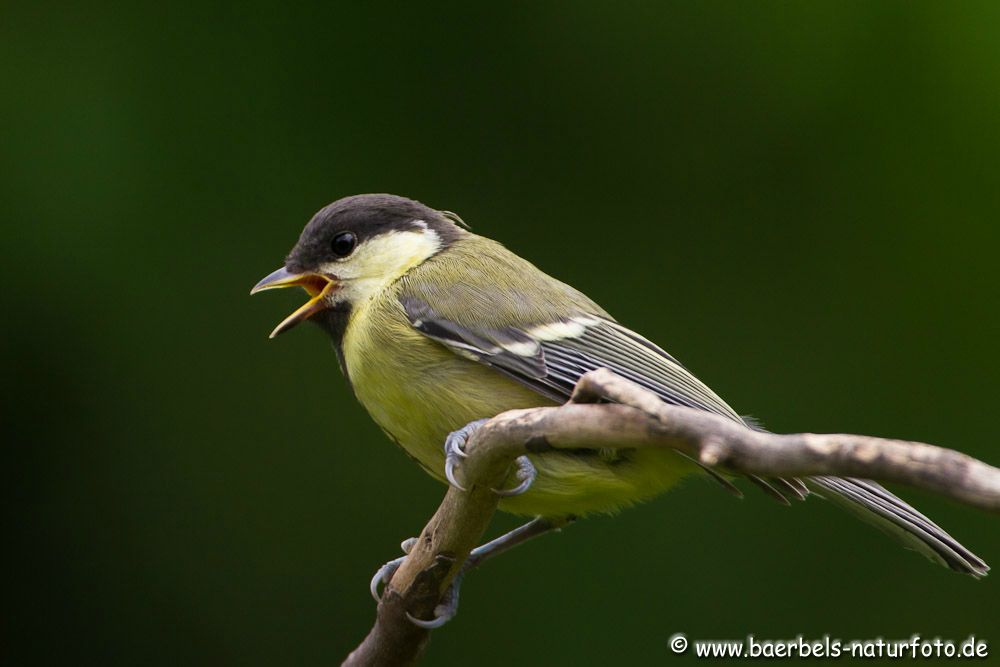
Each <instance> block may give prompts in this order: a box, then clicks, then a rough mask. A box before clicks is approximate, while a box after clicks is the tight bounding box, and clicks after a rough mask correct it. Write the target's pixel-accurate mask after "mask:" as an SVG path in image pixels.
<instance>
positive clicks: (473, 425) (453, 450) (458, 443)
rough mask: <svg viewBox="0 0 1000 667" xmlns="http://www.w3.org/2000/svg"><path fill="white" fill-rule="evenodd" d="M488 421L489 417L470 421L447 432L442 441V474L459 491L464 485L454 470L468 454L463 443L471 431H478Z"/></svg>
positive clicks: (470, 434) (470, 435) (462, 489)
mask: <svg viewBox="0 0 1000 667" xmlns="http://www.w3.org/2000/svg"><path fill="white" fill-rule="evenodd" d="M488 421H489V419H479V420H477V421H474V422H470V423H468V424H466V425H465V426H463V427H462V428H460V429H458V430H457V431H452V432H451V433H449V434H448V437H447V438H446V439H445V441H444V476H445V479H447V480H448V483H449V484H451V485H452V486H454V487H455V488H456V489H458V490H459V491H465V487H464V486H462V485H461V484H460V483H459V481H458V478H457V477H456V476H455V471H456V470H457V469H458V466H459V464H461V462H462V459H464V458H466V457H467V456H468V454H466V453H465V443H467V442H468V441H469V438H470V437H472V434H473V433H475V432H476V431H478V430H479V428H480V427H481V426H482V425H483V424H485V423H486V422H488Z"/></svg>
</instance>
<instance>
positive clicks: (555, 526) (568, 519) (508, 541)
mask: <svg viewBox="0 0 1000 667" xmlns="http://www.w3.org/2000/svg"><path fill="white" fill-rule="evenodd" d="M575 520H576V517H573V516H564V517H558V518H553V519H546V518H543V517H536V518H534V519H532V520H531V521H529V522H528V523H526V524H524V525H523V526H520V527H518V528H515V529H514V530H512V531H510V532H509V533H505V534H504V535H501V536H500V537H498V538H496V539H494V540H492V541H490V542H487V543H486V544H483V545H481V546H478V547H476V548H475V549H473V550H472V551H471V553H469V558H468V559H467V560H466V561H465V563H464V564H463V565H462V569H461V570H459V572H458V575H457V576H456V577H455V579H454V580H453V581H452V582H451V585H450V586H448V590H446V591H445V592H444V595H442V596H441V600H440V602H438V604H437V606H436V607H434V618H432V619H431V620H429V621H425V620H423V619H421V618H416V617H414V616H413V615H411V614H410V613H409V612H407V614H406V617H407V618H408V619H409V620H410V622H411V623H413V624H414V625H416V626H418V627H421V628H425V629H427V630H433V629H434V628H440V627H441V626H442V625H444V624H445V623H447V622H448V621H450V620H451V619H453V618H454V617H455V614H457V613H458V591H459V588H460V587H461V585H462V578H463V577H464V576H465V573H466V572H468V571H469V570H471V569H473V568H475V567H478V566H479V565H481V564H482V563H483V562H484V561H486V560H489V559H490V558H493V557H494V556H497V555H499V554H502V553H504V552H506V551H508V550H510V549H512V548H514V547H516V546H517V545H519V544H523V543H524V542H527V541H528V540H530V539H531V538H533V537H537V536H539V535H544V534H545V533H547V532H550V531H553V530H560V529H561V528H563V527H564V526H566V525H568V524H570V523H572V522H573V521H575ZM416 543H417V538H415V537H411V538H410V539H408V540H405V541H404V542H403V543H402V544H401V545H400V547H401V548H402V549H403V551H404V552H406V553H407V554H408V553H410V550H411V549H412V548H413V546H414V545H415V544H416ZM405 559H406V556H402V557H400V558H397V559H395V560H391V561H389V562H388V563H386V564H385V565H383V566H382V567H380V568H379V569H378V572H376V573H375V576H374V577H372V581H371V592H372V597H373V598H375V601H376V602H379V601H380V599H381V596H380V595H379V591H378V587H379V584H387V583H389V580H391V579H392V575H393V574H395V573H396V570H398V569H399V566H400V565H402V564H403V561H404V560H405Z"/></svg>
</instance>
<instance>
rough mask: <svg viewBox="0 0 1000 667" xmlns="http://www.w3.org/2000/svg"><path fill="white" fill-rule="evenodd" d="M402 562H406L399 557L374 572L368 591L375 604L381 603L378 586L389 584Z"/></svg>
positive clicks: (403, 558) (404, 557)
mask: <svg viewBox="0 0 1000 667" xmlns="http://www.w3.org/2000/svg"><path fill="white" fill-rule="evenodd" d="M411 539H412V538H411ZM404 560H406V556H400V557H399V558H397V559H395V560H391V561H389V562H388V563H386V564H385V565H383V566H382V567H380V568H379V569H378V571H376V572H375V576H374V577H372V580H371V583H370V584H369V585H368V590H370V591H371V592H372V597H373V598H375V602H381V600H382V596H381V595H379V592H378V585H379V584H387V583H389V580H390V579H392V575H394V574H396V570H398V569H399V566H400V565H402V564H403V561H404Z"/></svg>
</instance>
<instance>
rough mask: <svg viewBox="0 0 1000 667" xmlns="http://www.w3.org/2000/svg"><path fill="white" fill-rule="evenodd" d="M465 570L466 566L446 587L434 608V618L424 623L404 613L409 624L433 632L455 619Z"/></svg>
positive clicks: (420, 619) (408, 613) (422, 620)
mask: <svg viewBox="0 0 1000 667" xmlns="http://www.w3.org/2000/svg"><path fill="white" fill-rule="evenodd" d="M466 569H468V566H467V565H466V566H463V567H462V570H461V571H460V572H459V573H458V575H456V576H455V578H454V579H453V580H452V582H451V585H449V586H448V590H446V591H445V592H444V595H442V596H441V601H440V602H438V604H437V606H436V607H434V618H432V619H431V620H429V621H425V620H424V619H422V618H417V617H416V616H414V615H413V614H411V613H410V612H406V618H408V619H409V620H410V623H413V624H414V625H415V626H417V627H418V628H423V629H425V630H433V629H435V628H440V627H441V626H442V625H444V624H445V623H447V622H448V621H450V620H451V619H453V618H455V614H457V613H458V590H459V588H460V587H461V586H462V577H463V576H464V575H465V571H466Z"/></svg>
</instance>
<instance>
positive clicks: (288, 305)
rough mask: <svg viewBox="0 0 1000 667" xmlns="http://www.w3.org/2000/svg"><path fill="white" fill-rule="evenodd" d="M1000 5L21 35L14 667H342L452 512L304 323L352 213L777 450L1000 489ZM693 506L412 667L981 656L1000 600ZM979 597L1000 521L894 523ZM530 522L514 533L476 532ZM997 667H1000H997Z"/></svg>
mask: <svg viewBox="0 0 1000 667" xmlns="http://www.w3.org/2000/svg"><path fill="white" fill-rule="evenodd" d="M998 26H1000V5H997V4H996V3H990V2H982V3H931V2H926V3H909V2H908V3H902V2H899V3H890V2H883V3H867V2H865V3H862V2H848V3H842V2H837V3H821V2H815V3H791V2H781V3H775V2H758V3H740V2H722V3H691V2H687V3H646V4H622V3H596V2H588V3H584V2H579V3H523V4H508V5H504V6H503V8H500V7H496V8H493V9H486V8H483V7H478V8H477V7H471V6H468V5H465V4H455V5H451V6H444V5H439V6H434V7H430V6H425V7H416V6H404V5H400V4H385V5H382V6H375V5H374V4H365V5H361V4H360V3H358V4H353V3H352V4H344V3H336V4H334V3H314V4H312V5H309V4H295V3H286V4H284V5H279V4H266V3H252V2H250V3H239V4H236V3H234V4H231V5H228V4H215V3H208V4H206V3H200V2H198V3H195V2H188V3H168V4H167V5H165V6H157V5H154V4H147V5H146V6H142V7H136V6H128V5H124V4H116V5H107V6H103V7H102V6H100V5H99V4H94V3H86V6H85V5H84V4H83V3H64V4H56V3H53V4H46V3H24V2H22V3H5V5H4V7H3V8H2V9H0V72H2V77H3V90H2V92H0V117H2V119H3V124H2V129H0V133H2V138H3V141H2V151H0V170H2V178H0V197H2V202H3V227H2V236H0V238H2V243H3V252H4V261H3V263H2V267H0V272H2V273H0V275H2V278H3V284H4V288H3V289H2V292H0V299H2V305H3V312H4V313H5V314H6V315H5V317H4V320H5V322H6V325H5V326H4V333H3V337H2V341H3V342H2V345H3V355H2V359H3V373H4V394H5V395H4V400H3V412H4V415H3V423H4V434H5V435H4V441H5V451H6V452H7V455H8V457H9V460H8V463H7V464H6V465H5V466H4V468H5V470H6V472H7V477H8V480H7V483H6V488H5V490H6V492H7V495H8V497H9V500H8V501H7V502H6V503H5V509H6V510H7V513H8V518H7V525H9V526H10V530H9V531H8V535H9V536H11V537H12V539H11V541H10V542H8V547H6V551H7V552H8V554H9V555H11V556H13V564H12V565H11V566H10V567H9V568H8V569H7V573H8V575H7V576H8V583H7V584H6V587H7V588H8V590H9V591H10V593H9V594H8V596H6V597H8V605H9V610H8V611H7V612H6V613H5V614H4V621H3V637H2V638H0V640H2V643H0V646H2V649H0V650H2V651H3V654H4V655H5V656H6V657H5V659H4V663H5V664H16V665H34V664H53V663H55V664H66V663H69V662H73V663H81V662H83V663H92V662H97V661H100V662H103V663H104V664H145V665H177V664H209V663H210V664H226V665H286V664H287V665H293V664H294V665H318V664H330V663H335V662H336V661H338V660H339V659H340V658H342V657H343V656H344V655H345V654H346V653H347V651H348V650H349V649H350V648H351V647H352V646H353V645H354V644H355V643H356V642H357V641H359V640H360V639H361V637H362V636H363V635H364V633H365V632H366V630H367V628H368V627H369V625H370V624H371V622H372V619H373V613H374V604H373V602H372V600H371V598H370V597H369V595H368V590H367V585H368V579H369V577H370V575H371V574H372V572H373V571H374V569H375V568H376V567H377V566H378V565H379V564H381V563H382V562H383V561H385V560H386V559H388V558H392V557H395V556H396V555H397V554H398V543H399V542H400V540H401V539H403V538H406V537H409V536H411V535H415V534H416V533H417V532H418V531H419V530H420V528H421V527H422V525H423V523H424V521H425V519H427V518H428V517H429V516H430V514H431V513H432V511H433V510H434V508H435V507H436V505H437V502H438V501H439V499H440V498H441V496H442V493H443V487H441V486H440V485H438V484H437V483H436V482H434V481H432V480H431V479H430V478H428V477H427V476H426V475H424V473H422V472H421V471H420V470H419V469H418V468H417V467H416V466H414V465H413V464H412V463H411V462H410V461H409V460H408V459H407V458H406V457H405V456H403V455H402V454H401V452H400V451H398V450H397V449H396V448H395V447H394V446H393V445H392V444H390V443H389V442H388V441H387V440H386V439H385V438H384V437H383V435H382V434H381V433H380V432H379V431H378V429H377V428H376V427H375V426H374V425H373V424H372V423H371V422H370V420H369V419H368V417H367V416H366V414H365V413H364V411H363V410H362V409H361V408H360V407H359V406H358V405H357V404H356V403H355V401H354V400H353V398H352V397H351V395H350V394H349V393H348V390H347V387H346V386H345V383H344V382H343V380H342V378H341V377H340V374H339V371H338V370H337V364H336V361H335V357H334V355H333V353H332V351H331V349H330V346H329V344H328V343H327V341H326V340H325V339H324V337H323V335H322V334H321V332H320V331H319V330H318V329H313V328H311V327H302V328H301V329H299V330H296V331H295V332H293V333H292V334H289V335H287V336H283V337H281V338H280V339H278V340H276V341H273V342H268V340H267V334H268V332H269V331H270V330H271V328H272V327H273V326H274V325H275V323H276V322H277V321H278V320H279V319H281V318H282V317H283V316H284V315H286V314H287V313H288V312H289V311H290V310H291V309H292V308H293V307H295V306H297V305H298V304H299V303H300V302H301V300H302V299H301V295H298V294H291V293H282V294H277V295H274V294H269V295H267V296H266V297H259V298H257V299H253V300H251V299H250V298H249V296H248V293H247V292H248V290H249V288H250V286H251V285H253V283H254V282H256V280H257V279H259V278H260V277H261V276H263V275H264V274H265V273H267V272H269V271H271V270H272V269H274V268H276V267H277V266H279V265H280V263H281V261H282V259H283V257H284V254H285V253H286V252H287V250H288V249H289V248H290V247H291V245H292V244H293V243H294V241H295V239H296V238H297V235H298V233H299V231H300V229H301V226H302V225H303V224H304V223H305V222H306V221H307V220H308V218H309V217H310V216H311V214H312V213H313V212H314V211H315V210H316V209H318V208H320V207H321V206H323V205H324V204H326V203H327V202H329V201H331V200H333V199H336V198H339V197H341V196H344V195H348V194H353V193H358V192H373V191H374V192H378V191H385V192H393V193H397V194H402V195H407V196H411V197H414V198H417V199H420V200H422V201H424V202H425V203H427V204H429V205H432V206H436V207H439V208H446V209H450V210H454V211H457V212H459V213H460V214H461V215H462V216H463V217H464V218H465V219H466V220H467V221H468V222H470V223H471V224H472V225H473V226H474V227H475V229H476V231H478V232H479V233H482V234H485V235H488V236H491V237H494V238H497V239H499V240H501V241H503V242H504V243H506V244H507V245H508V246H509V247H510V248H512V249H513V250H515V251H516V252H518V253H520V254H522V255H524V256H525V257H527V258H529V259H531V260H533V261H534V262H536V263H537V264H539V265H540V266H541V267H543V268H544V269H545V270H547V271H548V272H550V273H552V274H554V275H556V276H557V277H559V278H562V279H564V280H566V281H568V282H570V283H573V284H574V285H576V286H577V287H579V288H581V289H582V290H584V291H585V292H587V293H589V294H590V295H591V296H593V297H594V298H595V299H597V300H598V301H599V302H600V303H602V304H603V305H604V306H605V307H607V308H608V309H609V310H610V311H611V312H612V313H614V314H615V315H616V316H617V317H618V318H619V319H620V320H621V321H622V322H624V323H626V324H628V325H630V326H632V327H633V328H635V329H637V330H639V331H641V332H643V333H644V334H645V335H647V336H648V337H650V338H652V339H654V340H655V341H657V342H659V343H660V344H662V345H663V346H664V347H666V348H667V349H668V350H670V351H672V352H673V353H674V354H676V355H677V356H678V357H679V358H680V359H681V360H682V361H684V362H685V363H686V364H687V365H688V366H689V367H691V368H692V369H693V370H694V371H695V372H697V373H698V374H699V375H700V376H701V377H702V378H703V379H704V380H706V381H707V382H708V383H709V384H710V385H712V386H713V387H714V388H715V389H716V390H717V391H718V392H719V393H720V394H722V395H723V396H724V397H726V398H727V399H728V400H729V401H730V402H731V403H732V404H733V405H734V406H735V407H736V408H737V409H738V410H741V411H743V412H746V413H752V414H754V415H757V416H759V417H760V418H761V419H762V420H763V421H764V423H765V424H766V425H768V426H769V427H770V428H772V429H775V430H778V431H801V430H813V431H849V432H861V433H869V434H875V435H885V436H896V437H903V438H914V439H921V440H925V441H930V442H934V443H939V444H943V445H947V446H951V447H954V448H957V449H960V450H962V451H965V452H968V453H970V454H973V455H976V456H979V457H981V458H984V459H986V460H988V461H991V462H993V463H998V462H1000V448H998V446H997V433H996V414H997V406H996V399H997V389H996V384H995V383H996V378H997V377H998V376H1000V363H998V361H997V355H996V343H997V340H998V334H1000V315H998V307H997V304H998V303H1000V299H998V292H1000V268H998V265H1000V263H998V261H997V250H998V244H1000V230H998V213H1000V183H998V180H1000V179H998V174H1000V170H998V168H997V167H998V164H997V162H998V158H997V156H998V155H1000V34H998V32H1000V29H998ZM746 490H747V497H746V498H745V499H744V500H743V501H738V500H735V499H733V498H731V497H730V496H728V495H727V494H725V493H724V492H721V490H720V489H719V488H717V487H716V486H715V485H714V484H712V483H710V482H703V481H699V480H692V481H691V482H689V483H687V484H686V485H684V486H683V487H682V488H680V489H677V490H676V491H674V492H672V493H670V494H668V495H667V496H665V497H662V498H660V499H658V500H656V501H654V502H651V503H649V504H647V505H644V506H642V507H639V508H636V509H633V510H630V511H628V512H626V513H624V514H622V515H620V516H618V517H616V518H614V519H607V518H597V519H593V520H588V521H585V522H582V523H579V524H578V525H576V526H573V527H572V528H571V529H568V530H566V531H564V532H563V533H562V534H560V535H558V536H553V537H548V538H546V539H544V540H541V541H539V542H537V543H535V544H532V545H531V546H529V547H526V548H524V549H523V550H520V551H519V552H515V553H514V554H511V555H509V556H507V557H505V558H503V559H501V560H500V561H498V562H496V563H491V564H490V565H489V566H488V567H487V568H485V569H484V570H483V571H481V572H479V573H477V574H475V575H474V576H471V577H469V579H468V580H467V582H466V586H465V589H464V593H463V602H462V610H461V613H460V614H459V616H458V618H457V619H456V620H455V621H454V622H453V623H451V624H450V625H448V626H447V627H446V628H445V629H443V630H440V631H438V632H437V633H435V637H434V640H433V642H432V645H431V647H430V652H429V654H428V662H430V663H431V664H441V665H451V664H469V663H470V662H471V661H473V660H474V661H475V662H476V663H477V664H483V665H509V664H512V663H518V662H524V663H528V664H532V663H541V662H543V660H544V661H546V662H549V663H551V664H558V663H563V664H579V663H581V662H588V663H594V662H599V661H608V660H612V659H619V660H625V661H629V662H655V663H664V664H667V663H671V662H674V661H677V660H683V659H681V658H677V657H675V656H673V654H671V653H670V651H669V649H668V646H667V639H668V637H669V636H670V635H671V634H673V633H674V632H677V631H685V632H687V633H688V634H689V635H690V636H691V637H692V638H706V637H743V636H744V635H746V634H747V633H751V632H752V633H755V634H756V635H757V636H759V637H770V638H776V637H794V636H795V635H796V634H798V633H804V634H805V635H806V636H807V637H814V636H821V635H822V634H823V633H830V634H831V635H833V636H839V637H844V638H870V637H875V636H879V635H882V636H885V637H909V636H910V634H911V633H914V632H918V633H921V634H922V635H924V636H935V635H941V636H943V637H946V638H954V639H963V638H965V637H966V636H967V635H968V634H970V633H976V634H977V635H980V636H983V637H985V638H986V639H989V640H993V641H994V642H1000V620H998V617H997V613H996V602H997V599H998V592H1000V589H998V585H1000V583H998V581H997V580H996V578H995V577H994V578H988V579H987V580H985V581H981V582H976V581H973V580H972V579H970V578H968V577H963V576H959V575H957V574H954V573H951V572H948V571H947V570H945V569H943V568H939V567H936V566H932V565H931V564H929V563H927V562H925V561H924V560H923V559H921V558H919V557H917V556H916V555H913V554H910V553H906V552H905V551H904V550H903V549H901V548H899V547H897V546H896V545H895V544H893V543H891V542H890V541H889V540H888V539H886V538H885V537H884V536H882V535H881V534H879V533H878V532H877V531H875V530H873V529H871V528H869V527H867V526H865V525H863V524H860V523H858V522H857V521H856V520H855V519H853V518H852V517H850V516H848V515H846V514H844V513H842V512H840V511H839V510H837V509H835V508H833V507H830V506H828V505H827V504H824V503H823V502H820V501H816V500H814V501H810V502H808V503H806V504H798V505H796V506H794V507H792V508H790V509H789V508H783V507H780V506H778V505H776V504H775V503H773V502H771V501H770V500H768V499H767V498H766V497H764V496H763V494H760V493H757V492H756V491H755V490H753V489H750V488H748V489H746ZM902 491H903V494H904V495H905V497H907V498H908V499H911V500H913V501H915V502H917V503H918V504H919V505H920V507H921V508H922V509H924V510H925V511H926V512H927V513H928V514H930V515H931V516H932V517H933V518H935V519H936V520H938V521H939V522H940V523H942V524H943V525H944V526H945V527H946V528H948V529H949V530H950V531H951V532H953V534H954V535H956V536H957V537H959V538H960V539H962V540H963V541H965V542H966V543H967V544H968V545H969V546H970V547H972V548H973V549H974V550H976V551H977V552H978V553H979V554H980V555H981V556H983V557H984V558H985V559H986V560H987V561H990V562H993V563H994V564H996V563H998V562H1000V530H998V528H1000V522H998V519H997V517H995V516H990V515H987V514H984V513H982V512H979V511H975V510H972V509H968V508H963V507H960V506H958V505H955V504H953V503H950V502H947V501H944V500H941V499H938V498H935V497H932V496H930V495H928V494H924V493H920V492H914V491H910V490H906V489H903V490H902ZM513 525H514V520H513V519H511V518H509V517H498V520H497V521H496V525H495V526H494V530H495V531H497V532H499V531H500V530H502V529H507V528H510V527H512V526H513ZM996 650H998V651H1000V646H998V648H997V649H996Z"/></svg>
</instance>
